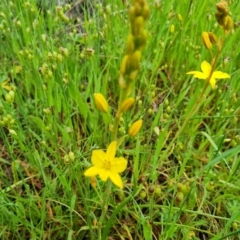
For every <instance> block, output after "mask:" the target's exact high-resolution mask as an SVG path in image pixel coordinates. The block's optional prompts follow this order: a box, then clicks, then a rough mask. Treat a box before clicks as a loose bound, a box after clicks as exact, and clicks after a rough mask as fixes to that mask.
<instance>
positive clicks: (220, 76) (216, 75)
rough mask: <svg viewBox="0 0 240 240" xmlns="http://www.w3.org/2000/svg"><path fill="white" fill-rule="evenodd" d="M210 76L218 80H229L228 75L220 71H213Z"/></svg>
mask: <svg viewBox="0 0 240 240" xmlns="http://www.w3.org/2000/svg"><path fill="white" fill-rule="evenodd" d="M212 76H213V77H214V78H218V79H224V78H231V77H230V75H229V74H227V73H224V72H221V71H215V72H214V73H213V75H212Z"/></svg>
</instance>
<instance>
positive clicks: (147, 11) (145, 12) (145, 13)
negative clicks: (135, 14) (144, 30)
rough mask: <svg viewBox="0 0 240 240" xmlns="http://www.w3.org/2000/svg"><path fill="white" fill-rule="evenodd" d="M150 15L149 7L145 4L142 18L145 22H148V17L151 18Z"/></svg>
mask: <svg viewBox="0 0 240 240" xmlns="http://www.w3.org/2000/svg"><path fill="white" fill-rule="evenodd" d="M149 15H150V9H149V6H148V5H146V4H145V5H144V7H143V9H142V16H143V18H144V19H145V20H147V19H148V17H149Z"/></svg>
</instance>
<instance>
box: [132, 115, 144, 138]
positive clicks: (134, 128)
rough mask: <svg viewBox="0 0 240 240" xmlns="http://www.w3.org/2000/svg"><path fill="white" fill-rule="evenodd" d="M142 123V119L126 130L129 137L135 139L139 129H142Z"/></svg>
mask: <svg viewBox="0 0 240 240" xmlns="http://www.w3.org/2000/svg"><path fill="white" fill-rule="evenodd" d="M142 123H143V120H142V119H140V120H138V121H136V122H135V123H133V124H132V126H131V127H130V128H129V130H128V135H129V136H131V137H135V136H136V135H137V134H138V132H139V131H140V129H141V127H142Z"/></svg>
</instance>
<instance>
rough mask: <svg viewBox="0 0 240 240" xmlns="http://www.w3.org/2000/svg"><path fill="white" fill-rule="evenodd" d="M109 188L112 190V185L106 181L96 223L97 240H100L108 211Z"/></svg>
mask: <svg viewBox="0 0 240 240" xmlns="http://www.w3.org/2000/svg"><path fill="white" fill-rule="evenodd" d="M111 188H112V183H111V181H109V180H108V181H107V188H106V191H105V196H104V199H103V205H102V214H101V216H100V219H99V223H98V240H102V227H103V222H104V220H105V218H106V214H107V210H108V203H109V197H110V194H111Z"/></svg>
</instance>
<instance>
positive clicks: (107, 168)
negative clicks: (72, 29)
mask: <svg viewBox="0 0 240 240" xmlns="http://www.w3.org/2000/svg"><path fill="white" fill-rule="evenodd" d="M116 150H117V142H116V141H113V142H111V144H110V145H109V146H108V148H107V151H106V152H104V151H103V150H94V151H93V152H92V158H91V161H92V164H93V166H92V167H90V168H88V169H87V170H86V171H85V172H84V175H85V176H86V177H94V176H97V175H99V177H100V179H101V180H102V181H107V179H108V178H110V180H111V181H112V182H113V183H114V184H115V185H116V186H118V187H119V188H121V189H123V182H122V179H121V177H120V175H119V173H121V172H123V171H124V170H125V169H126V167H127V160H126V159H125V158H123V157H119V158H116V157H115V155H116Z"/></svg>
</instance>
